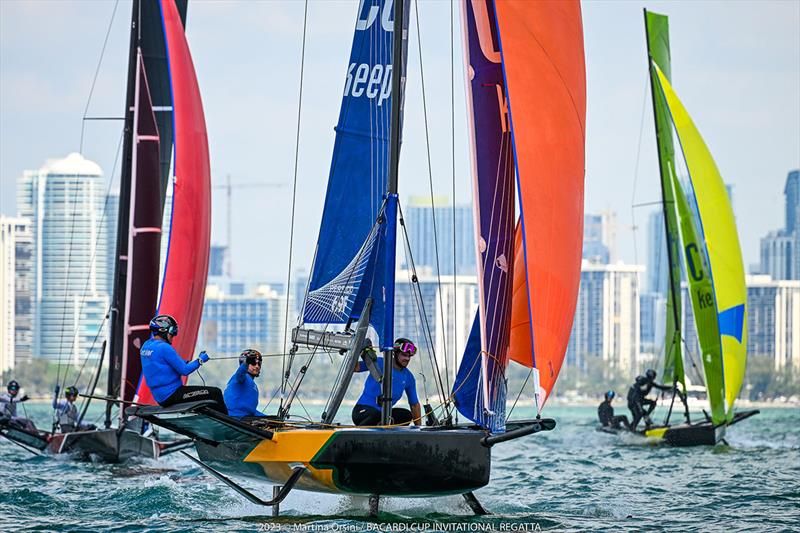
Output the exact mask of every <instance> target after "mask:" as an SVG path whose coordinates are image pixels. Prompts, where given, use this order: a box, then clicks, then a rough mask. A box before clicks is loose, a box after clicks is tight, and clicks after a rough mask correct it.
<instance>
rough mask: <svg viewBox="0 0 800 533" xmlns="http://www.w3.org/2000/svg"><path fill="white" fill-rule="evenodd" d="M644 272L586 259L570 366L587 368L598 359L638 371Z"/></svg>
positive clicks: (626, 371) (610, 365)
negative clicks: (641, 289)
mask: <svg viewBox="0 0 800 533" xmlns="http://www.w3.org/2000/svg"><path fill="white" fill-rule="evenodd" d="M642 272H644V267H643V266H641V265H623V264H615V265H602V264H596V263H590V262H589V261H583V263H582V265H581V285H580V290H579V291H578V305H577V307H576V309H575V319H574V322H573V324H572V332H571V334H570V340H569V345H568V347H567V355H566V364H567V365H573V366H577V367H579V368H583V369H585V368H587V366H588V362H589V361H590V360H591V359H596V360H601V361H603V364H604V365H605V366H606V367H607V368H609V369H611V368H613V369H616V370H617V371H619V372H622V373H624V374H632V373H633V372H634V371H636V370H638V363H639V361H638V357H639V352H640V349H639V343H640V336H641V334H640V328H641V322H640V311H639V277H640V276H641V273H642Z"/></svg>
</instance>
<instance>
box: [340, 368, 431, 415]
mask: <svg viewBox="0 0 800 533" xmlns="http://www.w3.org/2000/svg"><path fill="white" fill-rule="evenodd" d="M375 364H376V366H377V367H378V370H380V372H381V373H383V357H378V360H377V361H376V363H375ZM366 369H367V365H365V364H364V361H361V362H360V363H359V364H358V367H357V368H356V372H363V371H365V370H366ZM382 390H383V389H382V385H381V384H380V383H378V382H377V381H375V378H373V377H372V374H370V375H368V376H367V380H366V381H365V382H364V392H362V393H361V397H360V398H359V399H358V401H357V402H356V403H357V404H359V405H369V406H370V407H374V408H375V409H380V408H381V407H380V405H379V404H378V396H380V395H381V392H382ZM403 392H405V393H406V396H408V403H409V405H412V406H413V405H416V404H418V403H419V398H417V381H416V380H415V379H414V374H412V373H411V371H410V370H409V369H408V368H404V369H403V370H397V369H396V368H394V366H392V405H394V404H396V403H397V402H398V401H400V398H402V397H403Z"/></svg>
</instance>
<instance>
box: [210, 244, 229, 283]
mask: <svg viewBox="0 0 800 533" xmlns="http://www.w3.org/2000/svg"><path fill="white" fill-rule="evenodd" d="M227 253H228V247H227V246H223V245H219V244H212V245H211V250H210V252H209V256H208V275H209V276H215V277H220V276H223V275H224V273H225V270H224V269H225V257H226V255H227Z"/></svg>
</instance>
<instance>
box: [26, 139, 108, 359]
mask: <svg viewBox="0 0 800 533" xmlns="http://www.w3.org/2000/svg"><path fill="white" fill-rule="evenodd" d="M105 200H106V192H105V181H104V179H103V173H102V170H101V169H100V167H99V166H98V165H97V164H96V163H93V162H92V161H89V160H87V159H85V158H84V157H83V156H82V155H80V154H77V153H72V154H70V155H68V156H67V157H66V158H64V159H59V160H52V161H48V162H47V163H46V164H45V165H44V166H43V167H42V168H40V169H39V170H33V171H31V170H27V171H25V172H24V173H23V176H22V178H21V179H20V180H19V186H18V188H17V205H18V208H19V213H20V215H21V216H23V217H26V218H28V219H30V220H31V223H32V237H33V238H32V240H33V279H34V283H33V293H34V308H35V312H34V338H33V355H34V356H36V357H45V358H50V359H62V360H67V361H72V362H76V363H77V362H79V361H82V360H83V359H84V358H85V357H86V356H87V355H90V353H91V354H92V355H94V356H97V355H99V351H100V346H101V344H102V339H103V335H104V333H103V332H102V331H101V329H102V327H103V322H104V317H105V315H106V312H107V310H108V305H109V295H108V292H109V286H108V281H109V277H110V276H109V273H108V268H109V260H108V258H109V254H108V242H109V236H108V234H107V232H108V229H109V228H108V225H106V224H105V223H104V221H103V211H104V205H105Z"/></svg>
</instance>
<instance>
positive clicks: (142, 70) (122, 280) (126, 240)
mask: <svg viewBox="0 0 800 533" xmlns="http://www.w3.org/2000/svg"><path fill="white" fill-rule="evenodd" d="M186 7H187V6H186V0H160V1H159V2H154V1H149V0H134V2H133V10H132V17H131V38H130V50H129V63H128V88H127V98H126V109H125V133H124V140H123V151H124V154H125V156H124V163H123V166H122V173H121V179H120V183H121V187H120V202H119V218H118V228H117V249H116V256H115V257H116V261H115V272H114V282H113V297H112V305H111V310H110V313H109V322H110V328H109V329H110V331H109V343H108V345H109V370H108V385H107V396H106V397H105V398H103V399H104V400H106V401H107V407H106V416H105V424H104V428H102V429H98V430H90V431H72V432H67V433H57V432H55V431H53V432H36V433H35V434H34V433H31V432H25V431H23V430H20V429H19V428H10V429H9V430H8V431H10V433H8V434H6V433H4V436H6V437H8V438H10V439H12V440H16V442H18V443H21V444H23V445H25V446H28V447H30V448H33V449H35V450H40V451H45V452H47V453H70V454H75V455H81V456H88V455H92V456H94V457H97V458H99V459H101V460H103V461H107V462H120V461H124V460H126V459H128V458H130V457H133V456H136V457H145V458H158V457H159V456H161V455H164V454H167V453H171V452H173V451H177V450H179V449H182V448H185V447H187V446H188V445H191V441H190V440H188V439H185V438H181V439H173V440H166V441H164V440H159V439H158V436H157V435H156V434H154V433H152V432H147V433H146V432H145V430H146V428H145V427H143V425H142V421H141V420H135V419H130V418H129V417H127V416H125V415H124V408H120V409H119V413H120V414H119V418H118V420H117V425H116V427H114V426H113V422H114V420H113V417H112V408H113V406H114V405H122V406H123V407H124V406H125V405H128V404H130V403H131V402H136V403H144V404H154V403H155V402H154V401H153V399H152V395H151V394H150V392H149V389H148V387H147V384H146V382H145V381H144V380H143V378H142V375H141V363H140V359H139V348H140V347H141V345H142V343H143V342H144V341H146V340H147V339H148V338H149V336H150V330H149V327H148V324H149V322H150V319H151V318H152V317H153V316H155V315H156V314H157V312H158V313H167V314H171V315H172V316H174V317H176V319H177V320H178V321H179V322H180V324H181V335H180V337H177V338H176V339H175V343H174V344H175V347H176V349H177V350H178V352H179V353H181V354H189V355H190V354H191V353H192V351H193V349H194V345H195V342H196V338H197V331H198V328H199V323H200V314H201V311H202V304H203V297H204V293H205V285H206V279H207V273H208V253H209V252H208V251H209V243H210V219H211V217H210V171H209V157H208V141H207V137H206V131H205V120H204V117H203V109H202V102H201V100H200V92H199V89H198V86H197V80H196V76H195V73H194V67H193V66H192V60H191V55H190V53H189V48H188V44H187V42H186V37H185V34H184V24H185V18H186ZM173 139H174V140H173ZM189 147H191V149H189ZM173 149H174V158H175V165H174V173H173V175H170V174H169V170H170V163H171V159H172V157H173ZM170 181H171V182H172V186H173V194H172V201H173V205H172V219H171V225H170V242H169V247H168V252H167V254H168V255H167V261H166V266H165V271H164V274H163V286H162V288H161V290H160V293H161V299H160V302H159V301H158V299H159V275H160V254H161V252H160V249H161V231H162V220H163V212H164V205H165V200H166V199H167V198H168V195H167V189H168V187H169V185H170ZM199 213H200V214H205V215H204V216H198V214H199ZM104 352H105V345H104V349H103V353H104ZM102 362H103V361H102V357H101V358H100V361H99V364H98V368H97V373H96V376H95V380H94V385H93V386H92V387H91V390H90V392H89V395H88V397H87V404H86V405H85V406H84V408H83V410H82V413H81V419H82V418H83V416H84V415H85V414H86V410H87V408H88V401H91V399H92V394H93V392H92V391H93V389H94V387H95V386H96V385H97V377H99V374H100V368H101V367H102ZM0 431H5V430H0Z"/></svg>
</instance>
